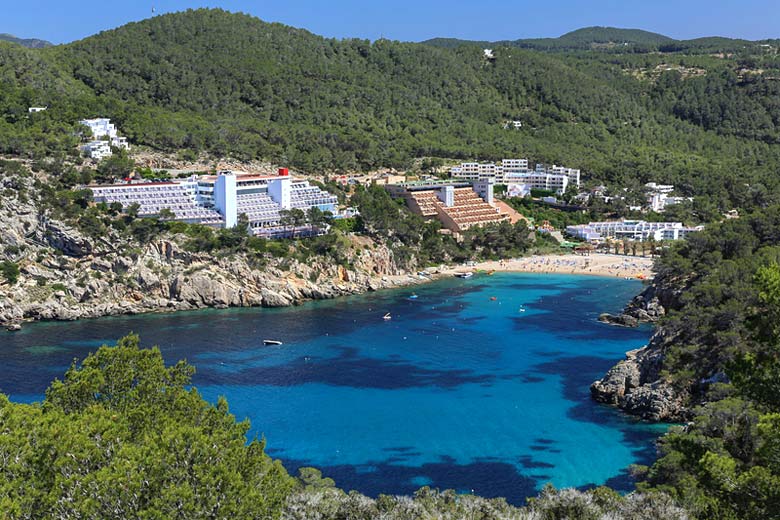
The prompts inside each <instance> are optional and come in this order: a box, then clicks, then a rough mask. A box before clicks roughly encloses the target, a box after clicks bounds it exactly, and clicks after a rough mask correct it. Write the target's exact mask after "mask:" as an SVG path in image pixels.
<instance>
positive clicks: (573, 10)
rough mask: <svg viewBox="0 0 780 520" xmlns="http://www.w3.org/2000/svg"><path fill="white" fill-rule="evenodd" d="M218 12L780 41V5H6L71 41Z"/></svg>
mask: <svg viewBox="0 0 780 520" xmlns="http://www.w3.org/2000/svg"><path fill="white" fill-rule="evenodd" d="M196 7H220V8H222V9H226V10H229V11H240V12H244V13H248V14H251V15H254V16H257V17H258V18H261V19H263V20H265V21H269V22H281V23H284V24H287V25H292V26H295V27H300V28H303V29H308V30H309V31H311V32H313V33H315V34H320V35H322V36H328V37H335V38H346V37H350V38H366V39H370V40H376V39H378V38H388V39H391V40H402V41H421V40H425V39H428V38H433V37H437V36H442V37H452V38H462V39H469V40H489V41H495V40H515V39H518V38H539V37H556V36H560V35H561V34H564V33H566V32H568V31H571V30H574V29H578V28H580V27H586V26H591V25H606V26H613V27H626V28H635V29H645V30H648V31H653V32H659V33H661V34H665V35H667V36H671V37H672V38H677V39H689V38H697V37H701V36H727V37H732V38H745V39H750V40H757V39H765V38H780V25H778V23H777V22H778V20H780V0H621V1H618V0H536V1H533V2H532V1H528V0H474V1H466V0H449V1H444V0H394V1H392V2H388V1H383V0H373V1H372V0H254V1H253V0H223V1H211V2H193V1H182V0H125V1H113V2H112V1H106V0H27V1H21V2H20V1H16V0H0V33H3V32H5V33H11V34H14V35H16V36H19V37H22V38H41V39H44V40H49V41H51V42H53V43H67V42H70V41H73V40H79V39H81V38H85V37H87V36H90V35H92V34H95V33H97V32H100V31H102V30H106V29H112V28H115V27H118V26H120V25H123V24H125V23H128V22H132V21H138V20H142V19H144V18H148V17H150V16H153V14H152V8H154V10H155V13H154V14H155V15H159V14H163V13H167V12H174V11H182V10H185V9H187V8H196Z"/></svg>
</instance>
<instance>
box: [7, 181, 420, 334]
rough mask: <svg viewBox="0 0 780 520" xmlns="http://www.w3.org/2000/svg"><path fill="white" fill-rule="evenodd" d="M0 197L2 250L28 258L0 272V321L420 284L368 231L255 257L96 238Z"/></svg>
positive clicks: (165, 240) (283, 299) (14, 258)
mask: <svg viewBox="0 0 780 520" xmlns="http://www.w3.org/2000/svg"><path fill="white" fill-rule="evenodd" d="M31 200H32V199H31V198H30V199H29V200H28V198H26V197H18V196H14V195H13V194H12V192H11V191H7V192H6V194H5V195H4V196H3V197H2V198H0V218H2V222H3V227H2V229H0V245H1V246H2V251H0V252H1V253H2V256H3V258H4V259H5V260H6V261H9V262H13V263H14V264H16V265H17V266H18V267H19V277H18V280H17V281H16V282H15V283H9V281H8V280H6V279H3V278H2V277H0V324H2V325H4V326H6V327H9V328H18V327H19V326H20V324H22V323H23V322H25V321H31V320H75V319H79V318H90V317H97V316H107V315H117V314H136V313H143V312H162V311H176V310H186V309H199V308H204V307H233V306H235V307H245V306H266V307H278V306H286V305H294V304H298V303H301V302H303V301H305V300H311V299H324V298H333V297H336V296H341V295H346V294H353V293H359V292H363V291H369V290H375V289H379V288H384V287H391V286H395V285H400V284H407V283H417V282H419V281H420V280H419V279H418V278H417V277H416V276H411V275H407V274H405V273H404V272H403V271H402V270H401V269H399V268H398V267H397V266H396V263H395V261H394V257H393V252H392V251H391V250H390V249H389V248H388V247H385V246H383V245H381V244H378V243H375V242H373V241H371V240H370V239H368V238H365V237H350V238H349V241H350V244H349V247H348V249H349V251H348V253H347V254H348V255H349V259H348V262H345V265H349V268H346V267H344V265H336V263H335V262H333V260H331V259H327V258H324V257H316V256H315V257H310V258H309V259H308V260H307V261H306V262H305V263H304V262H300V261H296V260H294V259H292V258H291V257H286V258H273V257H270V256H269V257H267V258H263V259H262V262H261V263H258V261H257V258H254V259H250V258H248V257H247V256H246V255H244V254H240V253H236V254H232V255H225V256H221V255H212V254H207V253H193V252H189V251H186V250H185V249H184V248H183V247H182V246H181V245H180V244H181V243H183V240H184V237H181V236H176V235H165V236H163V237H161V238H158V239H156V240H153V241H152V242H150V243H147V244H144V245H140V244H138V243H137V242H133V241H132V240H130V239H128V238H127V237H124V236H122V235H120V234H118V233H113V232H112V231H108V232H107V233H108V234H107V236H105V237H99V238H93V237H88V236H86V235H84V234H83V233H81V232H80V231H79V230H77V229H75V228H74V227H72V226H69V225H67V224H66V223H64V222H63V221H57V220H51V219H48V218H46V217H45V216H43V215H42V214H41V211H40V210H39V208H38V207H37V206H36V205H35V203H34V202H31Z"/></svg>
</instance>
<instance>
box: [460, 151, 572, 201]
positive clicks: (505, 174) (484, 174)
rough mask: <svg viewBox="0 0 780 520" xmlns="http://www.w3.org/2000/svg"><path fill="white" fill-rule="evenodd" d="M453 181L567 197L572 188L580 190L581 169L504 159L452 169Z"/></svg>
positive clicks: (463, 164)
mask: <svg viewBox="0 0 780 520" xmlns="http://www.w3.org/2000/svg"><path fill="white" fill-rule="evenodd" d="M450 176H451V177H452V178H453V179H460V180H466V181H482V180H492V181H493V182H494V183H495V184H506V185H510V184H518V185H525V186H526V187H527V190H531V189H539V190H547V191H554V192H556V193H557V194H559V195H561V194H563V193H564V192H565V191H566V189H567V188H568V187H569V186H570V185H572V186H575V187H576V188H579V187H580V170H577V169H574V168H565V167H563V166H557V165H555V164H553V165H552V167H551V168H545V166H544V165H542V164H537V165H536V168H535V169H533V170H531V169H529V168H528V159H503V160H502V161H501V164H494V163H478V162H465V163H461V164H460V166H455V167H453V168H451V169H450Z"/></svg>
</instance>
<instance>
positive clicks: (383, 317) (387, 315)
mask: <svg viewBox="0 0 780 520" xmlns="http://www.w3.org/2000/svg"><path fill="white" fill-rule="evenodd" d="M382 319H383V320H385V321H390V320H392V319H393V317H392V316H390V313H389V312H388V313H387V314H385V315H384V316H382Z"/></svg>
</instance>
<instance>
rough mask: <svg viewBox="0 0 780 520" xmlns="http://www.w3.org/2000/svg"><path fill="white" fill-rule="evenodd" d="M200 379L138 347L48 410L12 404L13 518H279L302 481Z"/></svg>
mask: <svg viewBox="0 0 780 520" xmlns="http://www.w3.org/2000/svg"><path fill="white" fill-rule="evenodd" d="M193 372H194V369H193V367H191V366H189V365H187V364H186V363H184V362H179V363H177V364H176V365H174V366H171V367H166V366H165V364H164V362H163V359H162V356H161V354H160V351H159V350H158V349H157V348H152V349H142V348H139V340H138V337H137V336H135V335H131V336H127V337H125V338H123V339H121V340H120V341H119V342H118V344H117V346H116V347H107V346H104V347H101V348H100V349H99V350H98V351H97V352H95V353H94V354H91V355H89V356H88V357H87V358H86V359H85V360H84V361H83V362H82V363H81V364H80V365H77V364H74V365H72V366H71V368H70V369H69V370H68V371H67V373H66V374H65V377H64V379H63V380H62V381H55V382H54V383H53V384H52V385H51V387H50V388H49V389H48V390H47V391H46V399H45V400H44V402H43V403H42V404H34V405H25V404H13V403H11V402H9V401H8V399H7V398H6V397H5V396H2V395H0V429H2V431H3V437H2V441H0V460H3V461H4V463H3V464H2V465H0V510H2V511H3V514H4V517H6V518H11V519H16V518H31V519H49V518H65V517H71V518H72V517H78V518H117V517H121V518H174V517H182V518H184V517H186V518H206V517H211V518H226V517H233V518H257V519H261V518H262V519H264V518H278V517H279V516H280V514H281V510H282V508H283V506H284V503H285V501H286V498H287V496H288V494H289V493H290V491H291V490H292V489H293V486H294V480H293V479H292V478H291V477H289V476H288V475H287V473H286V472H285V470H284V468H283V467H282V466H281V465H280V464H279V462H277V461H273V460H271V459H270V458H269V457H268V456H267V455H266V454H265V453H264V443H263V442H260V441H258V440H256V439H254V440H250V441H249V442H247V437H246V434H247V432H248V430H249V424H248V422H246V421H244V422H240V423H239V422H236V421H235V418H234V417H233V416H232V415H231V414H230V413H229V411H228V406H227V403H226V401H225V400H224V399H223V398H220V399H219V401H218V402H217V404H216V405H212V404H210V403H207V402H205V401H204V400H203V399H202V398H201V396H200V394H199V393H198V391H197V390H196V389H194V388H192V386H191V379H190V378H191V376H192V374H193Z"/></svg>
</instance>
